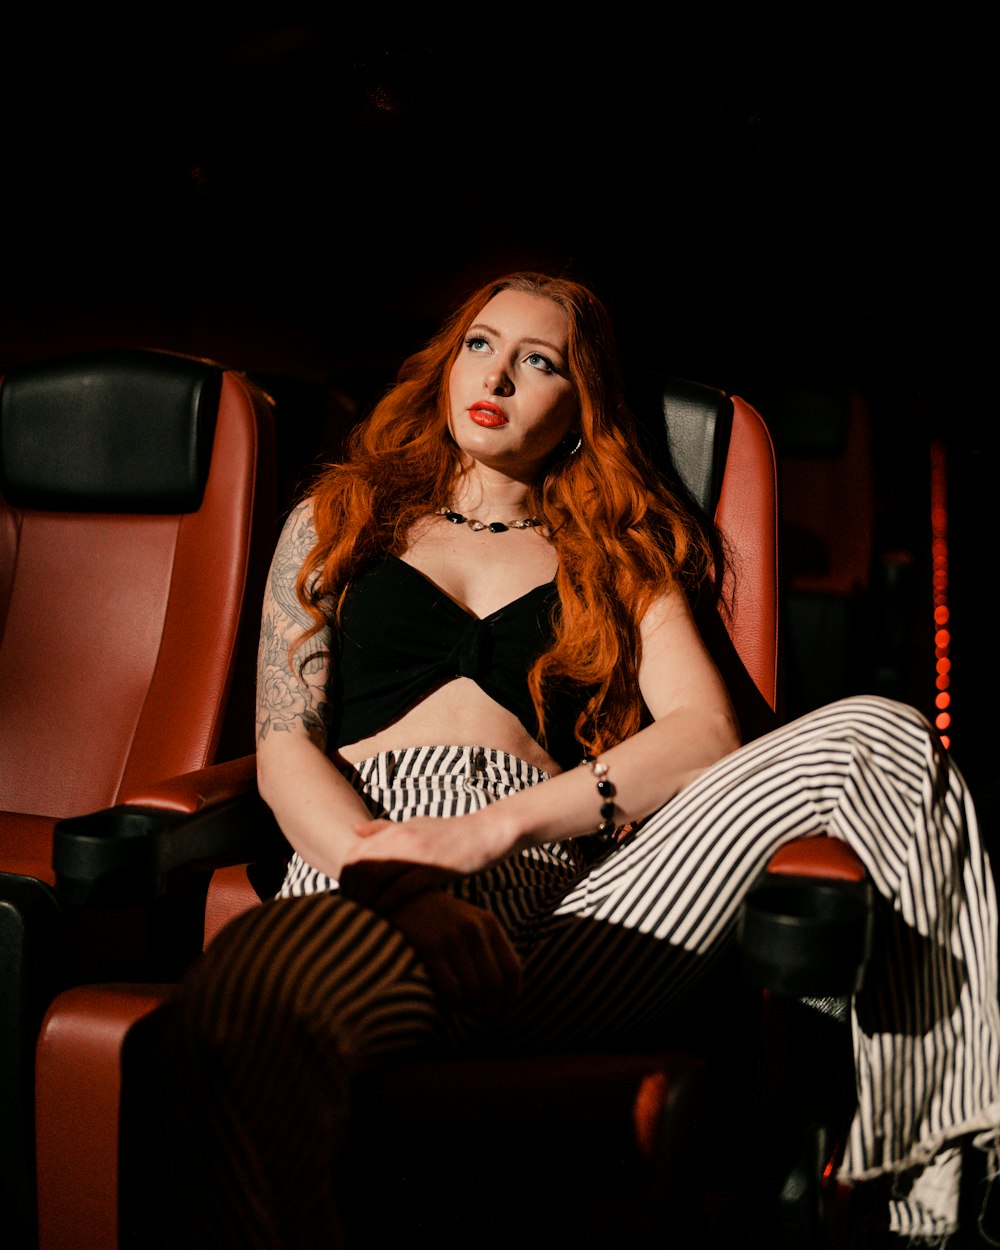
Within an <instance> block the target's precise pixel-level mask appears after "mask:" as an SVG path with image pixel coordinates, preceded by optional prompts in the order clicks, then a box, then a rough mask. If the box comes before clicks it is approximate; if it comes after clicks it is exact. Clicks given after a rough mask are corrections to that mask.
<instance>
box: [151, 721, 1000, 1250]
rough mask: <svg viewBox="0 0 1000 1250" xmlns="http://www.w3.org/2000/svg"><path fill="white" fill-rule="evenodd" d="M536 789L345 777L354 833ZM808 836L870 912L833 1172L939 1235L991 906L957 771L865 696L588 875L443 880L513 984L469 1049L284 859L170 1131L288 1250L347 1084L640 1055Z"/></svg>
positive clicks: (988, 1140)
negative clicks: (870, 891)
mask: <svg viewBox="0 0 1000 1250" xmlns="http://www.w3.org/2000/svg"><path fill="white" fill-rule="evenodd" d="M539 782H544V775H543V774H540V773H538V772H537V771H536V770H534V769H533V768H532V767H531V766H530V765H528V764H526V763H524V761H521V760H517V759H514V758H513V757H510V756H507V755H504V754H503V753H502V752H497V751H493V750H489V749H485V748H484V749H480V748H471V747H426V748H411V749H407V750H403V751H398V752H392V753H388V754H386V755H381V756H378V757H376V758H375V759H373V760H368V761H365V762H364V763H363V764H362V765H360V766H359V768H358V777H357V781H356V784H357V785H358V788H359V790H361V792H362V793H364V794H365V795H366V796H367V799H368V802H369V804H370V805H371V808H372V810H373V811H377V812H386V813H388V814H389V815H390V816H391V817H393V818H394V819H403V818H405V817H406V816H409V815H413V814H417V813H422V814H428V815H449V814H457V813H460V812H466V811H470V810H473V809H475V808H478V807H481V806H482V805H484V804H486V803H489V802H493V801H495V800H497V799H502V798H503V797H504V795H506V794H508V793H510V792H511V791H512V790H516V789H519V788H521V787H523V786H525V785H529V784H536V783H539ZM816 833H823V834H827V835H829V836H831V837H836V838H840V839H842V840H843V841H844V842H846V843H848V844H849V845H850V846H851V847H852V848H853V849H854V851H855V852H856V853H857V854H858V855H859V856H860V858H861V860H862V861H863V863H864V864H865V866H866V868H867V869H868V871H869V873H870V874H871V877H872V880H873V882H874V884H875V886H876V888H877V890H878V892H879V894H880V895H881V896H882V898H883V899H884V900H886V902H887V904H888V905H887V906H883V907H882V916H881V922H880V924H881V928H880V934H879V940H878V941H877V943H876V950H875V953H874V956H873V963H872V965H871V966H870V967H869V970H868V973H867V975H866V980H865V987H864V989H863V991H862V992H861V993H860V994H859V995H858V996H857V998H856V1001H855V1002H854V1004H853V1037H854V1048H855V1061H856V1070H857V1081H858V1091H859V1102H858V1108H857V1113H856V1116H855V1119H854V1123H853V1126H852V1130H851V1135H850V1140H849V1144H848V1147H847V1154H846V1158H845V1160H844V1165H843V1175H844V1176H845V1177H848V1178H853V1179H867V1178H871V1177H875V1176H879V1175H885V1174H898V1175H899V1176H900V1177H902V1178H905V1183H904V1184H903V1185H902V1186H901V1190H900V1194H899V1197H898V1198H897V1199H896V1200H894V1202H893V1204H892V1212H891V1217H892V1226H893V1227H894V1228H895V1229H896V1230H897V1231H900V1232H902V1233H907V1234H920V1235H940V1234H942V1233H944V1232H947V1231H948V1230H949V1229H950V1228H952V1227H953V1226H954V1222H955V1212H956V1204H957V1191H955V1186H956V1185H957V1166H956V1165H957V1158H958V1146H957V1142H958V1141H959V1139H965V1138H972V1137H976V1138H978V1140H979V1144H981V1145H982V1146H983V1147H984V1148H990V1149H991V1150H992V1154H993V1158H994V1160H995V1159H996V1156H997V1143H998V1139H1000V1009H998V999H997V915H996V897H995V890H994V885H993V881H992V878H991V875H990V869H989V865H988V863H987V861H986V857H985V854H984V851H983V848H982V846H981V843H980V839H979V833H978V829H977V824H976V819H975V813H974V811H973V808H972V804H971V800H970V798H969V795H968V792H967V789H966V787H965V784H964V782H963V780H962V778H961V776H960V774H959V772H958V771H957V769H956V768H955V766H954V764H953V762H952V761H951V759H950V757H949V756H948V755H947V753H945V752H944V751H943V750H942V749H941V747H940V744H939V742H938V740H937V738H936V736H935V735H934V734H933V732H932V731H931V730H930V728H929V726H928V725H927V723H926V721H925V720H924V719H923V717H921V716H920V715H919V713H917V712H916V711H914V710H913V709H911V708H909V707H906V706H904V705H900V704H897V703H894V702H892V701H889V700H886V699H882V698H876V697H859V698H852V699H846V700H843V701H841V702H838V703H835V704H832V705H830V706H828V707H825V708H822V709H820V710H818V711H816V712H813V713H810V714H809V715H807V716H805V717H803V718H801V719H800V720H798V721H795V722H793V723H791V724H789V725H787V726H784V727H782V728H780V729H778V730H776V731H774V732H773V733H771V734H768V735H767V736H766V737H763V738H760V739H758V740H756V741H755V742H752V743H750V744H748V745H747V746H745V747H742V748H741V749H740V750H738V751H736V752H734V753H733V754H731V755H729V756H727V757H726V758H725V759H723V760H721V761H720V762H718V763H717V764H716V765H714V766H713V767H712V768H710V769H709V770H708V771H707V772H705V773H704V774H703V775H702V776H701V777H699V778H698V779H697V780H696V781H695V782H693V783H692V784H691V785H690V786H688V787H687V788H686V789H685V790H683V791H682V792H681V793H680V794H679V795H677V796H676V797H675V798H674V799H672V800H671V801H670V802H669V803H668V804H666V806H665V807H663V808H662V809H661V810H660V811H658V812H657V813H655V814H654V815H653V816H651V817H650V818H649V819H648V820H647V821H646V822H645V823H644V824H643V826H642V827H641V829H640V830H639V832H638V834H637V835H636V836H635V837H634V838H633V839H632V840H631V841H630V842H628V843H627V844H626V845H625V846H623V847H622V848H620V849H618V850H615V851H614V852H612V853H610V854H609V855H607V856H606V857H604V858H601V859H599V860H598V861H597V862H596V863H594V864H592V865H591V866H589V867H588V866H587V865H586V864H585V863H583V862H582V861H581V860H580V858H579V857H578V855H577V853H576V850H575V848H574V844H573V843H567V844H564V845H562V846H546V847H540V848H534V849H533V850H531V851H528V852H526V853H524V854H523V855H520V856H518V857H516V858H514V859H512V860H510V861H507V862H505V863H503V864H501V865H497V866H496V867H494V868H492V869H490V870H488V871H486V872H484V873H479V874H476V875H475V876H474V877H471V878H468V879H466V880H463V881H462V882H460V883H458V884H457V885H456V886H455V887H454V888H455V889H456V890H457V892H459V893H460V894H461V895H462V896H463V897H466V898H468V899H470V900H471V901H473V902H477V903H480V904H482V905H483V906H486V907H489V908H491V909H492V910H493V911H495V913H496V914H497V915H498V917H499V918H500V920H501V921H502V923H503V924H504V925H505V927H506V928H507V930H508V932H509V933H510V935H511V937H512V940H513V942H514V944H515V946H516V948H517V949H518V951H519V953H520V955H521V957H522V961H523V965H524V988H523V992H522V994H521V997H520V999H519V1002H518V1004H517V1006H516V1008H515V1009H514V1010H513V1011H512V1013H511V1014H510V1015H509V1016H508V1017H507V1018H506V1019H505V1020H503V1021H502V1022H501V1023H499V1024H496V1025H492V1026H489V1027H487V1026H485V1025H482V1024H477V1023H476V1022H475V1021H474V1020H472V1019H471V1018H468V1017H465V1016H461V1015H458V1014H456V1013H449V1012H445V1011H444V1010H443V1009H442V1008H441V1007H440V1005H439V1004H438V1002H437V1000H436V998H435V995H434V992H433V990H432V989H431V987H430V984H429V982H428V978H427V975H426V973H425V971H424V969H423V966H422V964H421V962H420V960H419V959H418V958H417V956H416V955H415V954H414V952H413V951H412V950H411V948H410V947H409V945H408V943H407V942H406V941H405V939H404V938H403V936H402V934H401V933H400V932H399V931H398V930H397V929H395V928H394V927H393V925H392V924H391V923H390V922H388V921H386V920H384V919H382V918H381V917H379V916H377V915H375V914H373V913H372V912H370V911H368V910H366V909H364V908H362V907H360V906H358V905H356V904H354V903H353V902H351V901H349V900H347V899H344V898H341V897H339V896H338V895H337V894H336V893H335V892H331V891H330V889H329V888H328V887H329V886H330V885H331V884H332V883H330V882H328V881H327V880H326V879H325V878H322V877H321V876H320V875H319V874H317V873H315V872H314V871H313V870H311V869H310V868H309V866H308V865H306V864H303V863H302V862H301V861H298V860H295V861H293V863H292V865H291V867H290V869H289V874H288V877H287V878H286V882H285V885H284V887H283V894H284V895H285V897H279V898H278V899H276V900H272V901H270V902H267V903H265V904H264V905H263V906H261V907H260V908H256V909H254V910H253V911H251V912H249V913H247V914H246V915H244V916H242V917H240V918H239V919H237V920H236V921H234V922H233V923H232V924H231V925H230V926H228V927H227V929H226V930H224V931H223V933H222V934H221V935H220V936H219V938H218V939H217V940H216V942H215V943H214V944H213V946H212V948H211V949H210V950H209V951H208V952H207V953H206V956H205V958H204V960H203V961H202V962H201V964H200V965H199V966H198V967H197V968H196V969H195V970H194V972H193V973H192V974H191V975H190V976H189V977H188V979H187V981H186V983H185V985H184V987H183V988H182V991H181V994H180V996H179V998H178V1002H177V1005H176V1029H177V1035H176V1037H175V1039H174V1043H173V1046H174V1051H173V1053H174V1058H175V1061H176V1063H177V1064H178V1071H183V1073H184V1075H183V1078H182V1080H181V1081H180V1084H181V1085H182V1086H183V1088H185V1089H186V1090H188V1091H197V1090H199V1089H200V1090H201V1092H202V1094H203V1097H198V1096H195V1097H192V1098H191V1099H190V1102H191V1104H192V1105H193V1106H195V1107H197V1108H198V1110H197V1111H196V1112H194V1113H193V1114H194V1115H195V1118H196V1119H197V1123H195V1122H194V1121H192V1123H191V1125H190V1129H191V1132H192V1133H203V1132H204V1131H205V1123H204V1118H205V1117H206V1116H207V1117H208V1118H209V1119H211V1120H212V1125H211V1132H212V1133H213V1134H214V1135H215V1138H216V1139H218V1140H221V1142H222V1143H223V1147H224V1152H225V1153H226V1155H227V1156H228V1157H229V1158H230V1159H231V1160H233V1161H234V1162H233V1166H232V1168H231V1170H230V1171H229V1172H228V1173H227V1175H228V1176H229V1177H230V1178H236V1179H235V1180H231V1181H230V1182H229V1183H231V1184H232V1185H233V1187H234V1191H233V1193H232V1194H231V1195H229V1196H230V1197H231V1198H232V1199H233V1200H234V1202H235V1201H238V1202H239V1203H242V1204H243V1206H244V1209H246V1208H247V1206H248V1190H249V1194H250V1198H249V1208H250V1209H249V1211H248V1212H247V1218H248V1219H252V1220H256V1221H257V1224H256V1225H255V1226H258V1227H260V1228H265V1227H268V1221H271V1220H277V1221H278V1222H279V1223H280V1224H281V1226H282V1228H283V1229H284V1230H285V1232H284V1234H283V1235H284V1236H285V1238H286V1240H284V1241H281V1240H278V1238H277V1234H276V1233H275V1234H274V1240H273V1241H268V1240H267V1239H264V1240H262V1241H260V1243H259V1244H262V1245H268V1244H274V1245H278V1244H282V1245H284V1244H288V1245H299V1244H308V1242H307V1241H301V1240H298V1241H297V1240H296V1239H295V1238H296V1233H295V1229H296V1227H298V1226H299V1225H301V1227H302V1228H305V1227H306V1225H307V1224H308V1221H309V1220H318V1221H320V1222H321V1223H324V1225H325V1224H327V1223H328V1222H329V1221H331V1220H332V1219H333V1218H334V1215H333V1212H332V1209H329V1208H327V1207H324V1206H323V1204H324V1203H325V1202H326V1201H327V1199H326V1198H325V1197H324V1195H323V1193H322V1191H323V1189H324V1188H325V1185H324V1178H325V1177H328V1176H329V1175H330V1168H331V1159H332V1158H333V1157H334V1156H335V1154H336V1150H337V1146H338V1141H339V1140H340V1135H341V1133H342V1131H343V1123H342V1116H343V1107H344V1105H345V1102H344V1099H345V1098H346V1090H347V1087H348V1085H349V1082H350V1079H351V1077H352V1076H353V1075H355V1074H357V1073H359V1072H361V1071H364V1070H365V1069H367V1068H370V1067H371V1066H373V1065H375V1064H378V1063H383V1062H385V1061H386V1060H388V1059H390V1058H391V1057H392V1056H393V1055H398V1054H400V1053H402V1052H405V1051H408V1050H409V1051H412V1050H414V1049H417V1048H430V1047H445V1048H458V1049H476V1048H481V1047H483V1046H490V1047H493V1048H497V1049H500V1050H506V1051H531V1050H540V1049H557V1048H559V1047H573V1048H579V1047H581V1046H587V1045H599V1044H604V1043H621V1042H622V1041H627V1040H628V1039H629V1038H630V1037H632V1036H636V1035H637V1034H639V1033H643V1034H647V1035H648V1032H649V1030H650V1028H651V1027H653V1026H655V1025H656V1022H657V1021H658V1020H660V1019H661V1018H665V1017H666V1015H667V1014H668V1012H669V1011H670V1009H671V1008H672V1007H675V1006H676V1004H677V1002H678V1000H679V999H680V998H681V997H682V996H683V995H684V994H685V993H686V992H687V991H688V989H689V988H690V987H691V986H692V985H693V984H694V983H695V982H696V981H697V980H698V979H699V978H700V977H701V976H702V975H703V973H704V970H705V969H706V968H707V967H708V966H709V965H710V964H711V962H712V960H713V956H714V955H715V954H716V953H717V952H718V950H719V949H720V948H721V947H722V945H723V944H724V943H725V941H726V939H727V937H728V936H730V935H731V933H732V930H733V928H734V925H735V921H736V916H737V911H738V907H739V904H740V901H741V900H742V898H743V897H744V895H745V894H746V891H747V889H748V888H749V886H750V884H751V883H752V882H753V881H754V879H755V878H756V877H757V875H758V874H759V873H760V871H761V870H762V869H763V867H764V866H765V864H766V863H767V861H768V859H769V858H770V856H771V855H772V853H773V852H774V851H775V849H776V848H777V847H779V846H780V845H781V844H782V843H784V842H787V841H788V840H789V839H791V838H794V837H796V836H799V835H802V834H816ZM206 1108H208V1110H206ZM199 1117H201V1118H199ZM306 1143H308V1148H306V1145H305V1144H306ZM237 1161H238V1165H237ZM932 1161H933V1162H932ZM925 1165H931V1166H925ZM914 1177H916V1180H915V1181H914ZM911 1181H912V1182H913V1183H912V1185H911ZM220 1183H221V1184H225V1183H226V1182H220ZM953 1191H954V1192H953ZM221 1197H222V1198H223V1199H225V1197H226V1195H225V1194H224V1193H223V1194H222V1195H221ZM219 1205H220V1206H224V1205H225V1203H224V1201H223V1202H222V1203H221V1204H219ZM276 1212H277V1214H275V1213H276ZM219 1218H220V1219H223V1218H224V1217H223V1216H222V1215H221V1214H220V1215H219ZM296 1222H298V1224H297V1223H296ZM272 1232H274V1230H273V1228H272ZM241 1236H242V1237H243V1244H247V1245H255V1244H258V1243H257V1242H255V1241H253V1240H248V1239H247V1238H248V1237H249V1233H247V1232H246V1231H245V1230H244V1231H243V1232H242V1233H241Z"/></svg>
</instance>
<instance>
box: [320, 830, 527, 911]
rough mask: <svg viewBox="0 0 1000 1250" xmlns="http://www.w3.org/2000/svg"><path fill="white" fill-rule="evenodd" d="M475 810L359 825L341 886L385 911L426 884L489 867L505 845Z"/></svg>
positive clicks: (430, 885) (501, 852) (417, 891)
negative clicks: (486, 829) (492, 835)
mask: <svg viewBox="0 0 1000 1250" xmlns="http://www.w3.org/2000/svg"><path fill="white" fill-rule="evenodd" d="M478 815H480V813H478V812H475V813H470V814H469V815H465V816H444V817H441V816H417V817H414V818H413V819H412V820H406V821H392V820H370V821H365V822H364V823H363V824H359V825H357V826H356V827H355V830H354V832H355V833H356V834H357V836H358V841H357V842H356V844H355V845H354V847H352V849H351V852H350V855H349V858H348V859H347V861H345V864H344V867H343V870H342V871H341V874H340V889H341V891H342V892H343V893H344V894H346V895H347V896H348V897H350V898H353V899H355V900H356V901H357V902H359V903H364V904H367V905H368V906H370V907H372V908H374V909H375V910H376V911H380V912H382V913H383V914H385V915H387V914H388V913H389V912H390V911H391V910H393V909H394V908H397V907H400V906H401V905H402V904H403V903H404V902H405V901H406V900H407V899H409V898H412V897H413V896H414V895H416V894H419V893H422V892H423V891H424V890H428V889H432V888H433V887H435V886H438V885H440V884H442V883H443V882H444V881H447V880H449V879H450V878H452V877H461V876H468V875H470V874H471V873H474V872H479V871H480V870H481V869H483V868H487V867H489V865H490V864H494V863H496V862H497V860H498V859H502V858H503V857H504V855H505V854H506V853H508V851H507V849H502V850H499V851H498V849H497V848H496V846H495V845H494V844H493V843H492V842H491V840H490V838H489V837H488V836H487V835H486V834H485V832H484V830H483V829H482V827H481V822H479V821H477V820H476V819H475V817H476V816H478Z"/></svg>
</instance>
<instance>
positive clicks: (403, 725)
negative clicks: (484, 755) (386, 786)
mask: <svg viewBox="0 0 1000 1250" xmlns="http://www.w3.org/2000/svg"><path fill="white" fill-rule="evenodd" d="M437 745H441V746H475V747H493V748H494V749H496V750H498V751H506V752H507V753H508V754H509V755H516V756H518V757H519V758H520V759H523V760H527V761H528V763H529V764H534V765H535V767H536V768H540V769H542V770H543V771H544V772H546V773H549V774H550V775H552V774H555V773H559V772H562V769H561V768H560V767H559V765H558V764H557V763H556V762H555V760H554V759H553V758H552V756H551V755H549V754H548V752H547V751H545V750H543V748H542V747H541V746H539V744H538V743H537V742H536V741H535V739H534V738H532V736H531V734H529V733H528V731H527V729H525V727H524V726H523V725H522V724H521V722H520V721H519V720H518V719H517V717H516V716H513V715H512V714H511V713H510V712H508V711H507V709H506V708H505V707H502V706H501V705H500V704H499V703H497V702H496V701H495V700H494V699H491V698H490V697H489V695H487V694H485V693H484V692H483V691H482V690H481V689H480V687H479V686H477V685H476V683H475V682H474V681H471V680H470V679H469V678H468V677H456V678H454V680H452V681H448V682H446V683H445V684H444V685H443V686H439V687H438V688H437V689H436V690H433V691H431V693H430V694H428V695H427V697H426V698H424V699H422V700H421V701H420V702H419V703H418V704H416V706H414V707H412V708H410V709H409V710H408V711H406V712H404V713H403V715H402V716H400V717H399V718H398V720H395V721H393V722H392V724H391V725H387V726H386V727H385V728H384V729H380V730H379V731H378V733H376V734H372V735H371V737H369V738H362V739H361V741H360V742H350V743H347V744H346V745H345V746H342V747H339V748H338V749H337V754H338V755H340V756H341V757H342V758H343V759H345V760H347V761H348V762H349V763H351V764H358V763H360V762H361V761H362V760H365V759H370V758H371V756H373V755H379V754H381V753H382V752H383V751H396V750H400V749H401V748H403V747H419V746H437Z"/></svg>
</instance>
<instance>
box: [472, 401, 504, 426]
mask: <svg viewBox="0 0 1000 1250" xmlns="http://www.w3.org/2000/svg"><path fill="white" fill-rule="evenodd" d="M469 416H470V417H471V418H472V419H473V421H475V423H476V425H483V426H485V427H486V428H487V429H495V428H496V427H497V426H500V425H506V424H507V414H506V413H505V412H504V410H503V409H502V408H499V407H498V406H497V405H496V404H491V403H489V402H487V401H486V400H480V401H479V403H478V404H473V405H472V407H471V408H470V409H469Z"/></svg>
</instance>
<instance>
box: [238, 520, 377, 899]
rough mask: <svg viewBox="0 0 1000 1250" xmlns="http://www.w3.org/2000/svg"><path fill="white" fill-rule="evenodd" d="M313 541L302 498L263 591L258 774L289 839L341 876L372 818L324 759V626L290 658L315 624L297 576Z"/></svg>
mask: <svg viewBox="0 0 1000 1250" xmlns="http://www.w3.org/2000/svg"><path fill="white" fill-rule="evenodd" d="M315 540H316V531H315V529H314V527H313V521H312V504H311V503H310V501H308V500H307V501H306V502H305V503H303V504H300V505H299V506H298V507H297V508H296V509H295V510H294V511H293V512H292V514H291V515H290V516H289V518H288V520H287V521H286V523H285V527H284V530H283V531H282V534H281V538H280V539H279V540H278V545H277V548H276V549H275V553H274V559H273V560H272V562H271V571H270V573H269V575H268V580H267V589H266V591H265V595H264V607H263V614H262V619H261V629H260V650H259V652H258V657H257V780H258V785H259V787H260V792H261V795H262V796H263V798H264V800H265V802H267V804H268V806H269V807H270V808H271V810H272V811H273V812H274V814H275V817H276V818H277V821H278V824H279V825H280V826H281V828H282V831H283V832H284V834H285V836H286V837H287V838H288V841H289V842H290V843H291V844H292V846H293V847H294V848H295V850H297V851H298V852H299V854H300V855H301V856H302V857H303V858H304V859H305V860H306V861H307V862H308V863H310V864H311V865H312V866H313V867H314V868H318V869H319V870H320V871H321V872H325V873H326V874H327V875H328V876H330V877H333V878H338V877H339V876H340V869H341V865H342V863H343V859H344V856H345V854H346V852H347V850H348V848H350V847H352V845H353V844H354V843H355V842H356V840H357V836H356V835H355V834H354V832H353V829H354V826H356V825H357V824H359V823H360V822H361V821H365V820H368V819H369V818H370V816H369V813H368V811H367V810H366V808H365V807H364V804H363V803H362V802H361V800H360V798H359V797H358V795H357V794H356V792H355V791H354V789H353V788H352V787H351V786H350V784H349V783H348V782H347V781H346V780H345V779H344V778H343V777H342V776H341V774H340V772H339V771H338V770H337V768H336V767H335V765H334V764H333V763H332V762H331V760H330V759H329V758H328V757H327V754H326V748H327V725H328V722H329V711H330V707H329V702H328V696H327V678H328V676H329V668H330V664H331V662H332V661H331V654H330V635H329V631H328V630H327V629H323V630H321V631H320V633H318V634H316V635H314V636H313V637H312V638H310V640H309V641H308V643H306V644H305V645H304V646H303V647H301V648H299V649H298V650H297V651H296V652H295V654H294V655H293V656H292V658H291V660H289V650H290V647H291V645H292V643H294V642H295V640H296V639H297V638H299V637H301V636H302V634H303V633H304V632H305V631H306V630H307V629H308V628H309V627H310V625H311V624H312V619H311V618H310V616H309V614H308V613H307V612H306V611H305V610H304V609H303V607H302V604H301V603H300V602H299V600H298V597H297V596H296V593H295V579H296V577H297V575H298V572H299V569H300V568H301V566H302V562H303V560H304V559H305V556H306V554H307V553H308V551H309V550H310V548H311V547H312V545H313V543H314V542H315Z"/></svg>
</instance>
